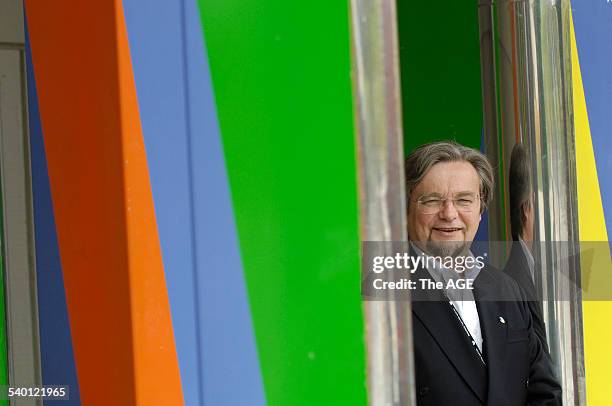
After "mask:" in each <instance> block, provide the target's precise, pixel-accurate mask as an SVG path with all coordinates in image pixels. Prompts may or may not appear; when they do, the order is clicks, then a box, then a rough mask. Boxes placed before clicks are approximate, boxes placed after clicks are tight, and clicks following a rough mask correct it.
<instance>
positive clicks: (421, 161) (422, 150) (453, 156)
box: [404, 141, 495, 213]
mask: <svg viewBox="0 0 612 406" xmlns="http://www.w3.org/2000/svg"><path fill="white" fill-rule="evenodd" d="M441 162H469V163H470V164H472V166H473V167H474V169H476V173H478V177H479V178H480V192H479V194H480V200H481V202H482V204H481V206H480V212H481V213H482V212H483V211H484V210H485V209H486V208H487V206H488V205H489V203H490V202H491V199H492V198H493V188H494V186H495V181H494V180H493V167H492V166H491V163H490V162H489V160H488V159H487V157H486V156H484V155H483V154H482V153H481V152H480V151H478V150H475V149H473V148H469V147H466V146H464V145H461V144H459V143H457V142H455V141H438V142H432V143H429V144H424V145H421V146H420V147H418V148H417V149H415V150H414V151H413V152H412V153H411V154H410V155H408V157H407V158H406V162H405V166H404V170H405V182H406V205H407V207H410V202H411V196H412V191H413V190H414V188H415V187H416V186H417V185H418V184H419V183H420V182H421V180H423V178H424V177H425V175H426V174H427V172H429V170H430V169H431V168H432V167H433V166H434V165H435V164H438V163H441Z"/></svg>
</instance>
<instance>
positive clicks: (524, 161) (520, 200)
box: [508, 144, 531, 240]
mask: <svg viewBox="0 0 612 406" xmlns="http://www.w3.org/2000/svg"><path fill="white" fill-rule="evenodd" d="M508 183H509V184H508V186H509V189H510V227H511V230H512V238H513V239H514V240H518V238H519V236H521V235H522V234H523V219H522V217H523V210H524V206H525V204H530V198H531V165H530V162H529V156H528V154H527V150H526V149H525V147H523V145H521V144H516V145H515V146H514V148H512V155H511V156H510V170H509V176H508Z"/></svg>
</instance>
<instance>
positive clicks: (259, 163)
mask: <svg viewBox="0 0 612 406" xmlns="http://www.w3.org/2000/svg"><path fill="white" fill-rule="evenodd" d="M199 5H200V10H201V13H202V21H203V26H204V34H205V39H206V44H207V48H208V57H209V63H210V67H211V74H212V79H213V86H214V91H215V97H216V102H217V109H218V115H219V121H220V126H221V132H222V138H223V145H224V151H225V157H226V164H227V169H228V174H229V180H230V186H231V192H232V199H233V205H234V213H235V216H236V222H237V226H238V234H239V239H240V248H241V253H242V259H243V264H244V269H245V276H246V281H247V285H248V286H247V288H248V294H249V302H250V306H251V312H252V316H253V321H254V325H255V335H256V340H257V348H258V352H259V358H260V364H261V368H262V375H263V379H264V386H265V392H266V398H267V402H268V404H270V405H309V406H311V405H323V404H330V405H363V404H365V403H366V385H365V349H364V332H363V321H362V303H361V299H360V284H359V279H360V276H359V234H358V232H359V230H358V205H357V202H358V196H357V170H356V161H355V158H356V157H355V148H356V147H355V136H354V131H353V114H352V96H351V77H350V41H349V40H350V33H349V9H348V2H346V1H343V2H329V1H321V0H319V1H309V2H293V1H286V0H257V1H255V0H252V1H247V0H245V1H226V0H199ZM237 390H239V388H237Z"/></svg>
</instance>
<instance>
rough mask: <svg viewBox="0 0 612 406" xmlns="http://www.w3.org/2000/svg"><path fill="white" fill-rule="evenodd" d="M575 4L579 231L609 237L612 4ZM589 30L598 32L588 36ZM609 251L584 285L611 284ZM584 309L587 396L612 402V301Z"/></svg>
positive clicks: (593, 400) (583, 237)
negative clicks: (606, 65) (611, 380)
mask: <svg viewBox="0 0 612 406" xmlns="http://www.w3.org/2000/svg"><path fill="white" fill-rule="evenodd" d="M572 5H573V6H574V8H572V14H573V16H572V20H573V24H572V82H573V83H572V91H573V97H574V126H575V132H576V174H577V177H578V185H577V186H578V220H579V233H580V239H581V240H582V241H604V242H605V241H609V239H608V230H609V228H607V225H609V220H610V214H609V213H610V209H612V196H610V195H609V193H610V191H608V192H605V189H606V188H609V185H610V177H609V176H605V175H607V174H609V173H610V171H609V168H608V169H606V165H608V166H609V165H610V159H609V157H610V154H609V152H606V151H609V150H610V148H611V147H612V145H611V143H610V141H611V140H610V138H609V134H610V122H609V114H608V111H609V110H610V108H611V107H612V95H611V94H610V92H611V91H612V82H611V81H610V79H609V77H607V76H606V74H607V72H606V71H604V70H602V69H601V68H600V67H599V66H597V65H598V64H600V63H603V62H604V61H602V58H603V59H607V60H608V62H609V60H610V45H609V43H610V42H609V41H610V39H612V31H610V25H609V23H608V22H607V21H606V20H605V19H606V18H607V19H608V21H609V18H610V17H611V16H612V5H610V4H606V3H604V2H601V4H598V3H597V2H574V3H573V4H572ZM606 16H607V17H606ZM587 34H590V35H594V36H592V37H588V39H587V37H586V35H587ZM605 38H607V39H608V40H607V41H606V40H605ZM606 89H607V90H606ZM606 92H607V94H606ZM606 126H607V128H606ZM606 193H608V194H606ZM606 219H607V220H608V221H606ZM604 254H605V255H603V256H599V259H597V262H595V263H592V264H588V263H587V262H585V260H587V258H584V259H583V260H582V263H581V266H582V268H583V269H586V268H587V267H588V266H587V265H590V266H592V267H593V268H596V269H595V272H596V274H595V275H590V276H591V277H593V276H594V277H593V279H591V280H585V277H586V275H585V274H584V273H583V275H582V277H583V286H588V285H587V283H595V284H596V283H597V282H596V279H595V278H603V281H605V282H608V283H607V285H603V286H609V281H610V275H609V273H610V272H611V271H612V263H611V261H610V253H609V252H607V253H604ZM590 260H591V261H593V260H592V259H590ZM597 273H598V274H597ZM608 294H609V293H608ZM582 311H583V325H584V354H585V371H586V389H587V402H588V404H589V405H596V406H598V405H602V406H603V405H608V404H610V401H611V400H612V395H611V393H610V391H609V377H610V365H611V364H612V354H611V353H610V350H609V346H610V342H611V341H612V328H611V327H610V322H609V321H610V314H611V313H612V303H610V302H609V301H590V300H585V301H583V303H582Z"/></svg>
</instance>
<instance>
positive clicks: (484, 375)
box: [405, 142, 561, 406]
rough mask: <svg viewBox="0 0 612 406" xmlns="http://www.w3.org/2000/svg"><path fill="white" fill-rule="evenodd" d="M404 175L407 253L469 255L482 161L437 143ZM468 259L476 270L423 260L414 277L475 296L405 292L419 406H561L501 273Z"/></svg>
mask: <svg viewBox="0 0 612 406" xmlns="http://www.w3.org/2000/svg"><path fill="white" fill-rule="evenodd" d="M405 169H406V193H407V205H408V216H407V219H408V236H409V239H410V244H411V252H412V254H413V255H414V254H418V255H426V256H430V257H436V256H437V257H444V258H455V259H457V260H458V259H459V258H460V257H462V263H467V260H466V257H472V259H473V255H472V253H471V251H470V246H471V244H472V241H473V239H474V235H475V234H476V231H477V230H478V225H479V223H480V220H481V214H482V212H483V211H484V210H485V208H486V206H487V204H488V203H489V202H490V199H491V196H492V189H493V171H492V168H491V165H490V164H489V162H488V161H487V159H486V157H485V156H484V155H482V154H481V153H480V152H479V151H476V150H474V149H471V148H467V147H464V146H462V145H459V144H457V143H454V142H437V143H431V144H427V145H423V146H421V147H419V148H417V149H416V150H415V151H414V152H413V153H412V154H410V155H409V156H408V158H407V159H406V168H405ZM470 262H471V263H472V264H479V265H476V266H473V267H471V268H470V269H467V270H466V271H465V272H460V273H458V272H455V269H448V268H446V267H445V266H440V265H439V263H438V265H435V264H436V262H435V261H434V262H432V263H430V262H426V263H425V264H426V265H425V266H421V267H420V268H419V269H417V270H416V272H415V273H414V274H413V279H416V280H432V281H434V282H443V281H448V280H452V279H458V278H459V279H473V280H474V285H473V290H470V289H463V290H461V291H460V293H457V291H454V292H449V291H447V290H446V289H444V288H443V289H440V288H439V286H441V285H435V286H436V288H435V289H431V286H433V284H422V285H419V286H420V287H421V288H420V289H416V290H415V291H413V294H412V297H413V299H412V300H413V307H412V309H413V316H414V317H413V332H414V354H415V369H416V386H417V387H416V394H417V404H418V405H432V406H441V405H453V406H464V405H465V406H468V405H494V406H505V405H507V406H515V405H516V406H518V405H561V400H560V398H561V388H560V386H559V384H558V383H557V381H556V379H555V376H554V373H553V369H552V363H551V359H550V356H549V354H548V352H547V351H545V349H544V348H543V347H542V344H541V342H540V340H539V339H538V338H537V336H536V334H535V332H534V329H533V321H532V318H531V314H530V311H529V308H528V306H527V304H526V303H525V301H524V298H523V296H522V293H521V291H520V289H519V288H518V286H517V285H516V283H515V282H514V281H513V280H512V279H511V278H509V277H508V276H507V275H505V274H504V273H502V272H501V271H497V270H494V269H491V268H489V267H488V266H481V265H482V262H478V261H470ZM457 263H458V262H457ZM444 286H445V287H447V286H448V285H446V284H445V285H444ZM465 286H470V285H469V284H466V285H465Z"/></svg>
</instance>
